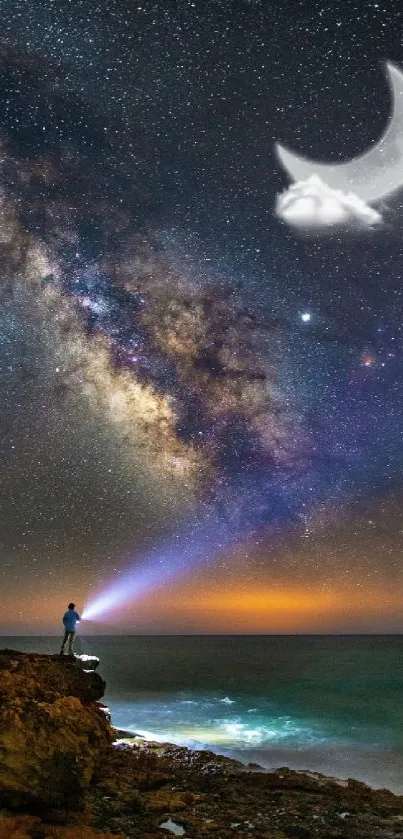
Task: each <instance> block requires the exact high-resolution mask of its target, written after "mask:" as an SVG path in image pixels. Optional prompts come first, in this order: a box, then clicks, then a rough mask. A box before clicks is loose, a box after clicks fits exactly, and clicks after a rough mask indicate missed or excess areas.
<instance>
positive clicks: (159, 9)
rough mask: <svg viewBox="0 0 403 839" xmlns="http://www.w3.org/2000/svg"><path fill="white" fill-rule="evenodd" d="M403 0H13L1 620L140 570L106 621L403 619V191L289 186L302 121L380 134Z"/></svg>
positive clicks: (344, 146) (1, 425)
mask: <svg viewBox="0 0 403 839" xmlns="http://www.w3.org/2000/svg"><path fill="white" fill-rule="evenodd" d="M399 5H400V4H398V3H397V2H396V3H393V2H388V3H386V2H385V3H382V2H381V0H379V2H364V0H363V2H361V3H359V2H354V1H353V0H352V2H349V3H346V2H341V0H335V2H332V3H320V2H316V0H312V2H310V3H306V2H300V1H299V0H295V2H293V3H292V4H284V3H280V2H262V0H237V2H229V0H220V2H215V0H210V2H202V0H200V1H199V0H194V2H184V0H179V2H170V3H168V2H164V1H163V0H162V2H160V0H159V2H144V3H142V2H141V0H138V2H128V0H126V2H123V0H108V3H106V4H104V3H98V2H97V0H85V2H84V0H58V2H54V0H43V2H41V3H39V4H38V3H34V2H33V0H28V2H25V1H24V2H22V0H21V1H20V0H13V2H11V0H1V2H0V9H1V13H2V28H1V33H0V80H1V84H0V201H1V215H0V251H1V264H2V282H1V292H0V293H1V301H2V305H1V309H0V386H1V394H2V410H1V416H0V461H1V463H0V470H1V472H0V474H1V482H0V509H1V522H2V527H1V531H0V551H1V591H2V603H1V607H0V632H2V633H3V634H13V633H18V634H41V633H51V634H57V633H58V632H59V625H60V614H61V613H63V611H64V609H65V606H66V604H67V603H68V602H69V601H70V600H73V601H74V602H75V603H76V604H77V607H78V609H79V610H81V609H83V608H84V607H86V606H88V604H91V603H92V602H94V599H96V598H97V597H99V596H100V594H102V591H112V589H113V586H114V585H115V582H119V581H120V586H121V589H122V587H123V588H126V589H127V590H128V586H129V585H131V586H132V596H131V595H130V597H126V600H125V602H124V603H119V602H118V601H119V598H118V596H117V598H116V602H115V604H114V608H113V609H112V610H110V611H108V612H107V613H105V614H104V615H102V616H98V618H99V619H97V622H93V621H86V622H83V623H82V628H81V631H82V633H83V634H85V633H89V634H91V632H94V631H95V632H109V631H121V632H146V633H149V632H150V633H154V632H155V633H165V632H167V633H178V632H183V633H186V632H190V633H192V632H213V633H214V632H228V633H231V632H234V633H244V632H245V633H253V632H256V633H260V632H262V633H266V632H285V633H288V632H292V633H294V632H304V633H307V632H314V633H315V632H402V631H403V611H402V607H401V603H402V595H403V575H402V547H403V516H402V502H403V472H402V467H403V445H402V444H403V439H402V438H403V376H402V357H403V333H402V315H403V298H402V291H403V286H402V282H403V279H402V277H403V243H402V235H401V231H402V226H403V206H402V201H401V199H402V196H403V190H402V191H401V192H396V193H395V194H394V195H393V196H391V197H390V198H389V199H387V201H386V202H385V205H384V206H383V207H382V210H383V214H384V218H385V223H384V224H383V225H382V226H381V227H380V228H377V229H376V230H373V231H365V232H361V233H359V232H357V231H355V232H352V231H349V232H346V231H344V232H340V231H337V230H335V231H333V232H331V233H329V234H327V235H321V236H320V235H311V236H309V237H306V236H305V237H304V236H301V235H298V233H297V232H296V231H295V230H292V229H291V228H289V227H287V225H286V224H284V223H282V222H281V221H280V220H279V219H278V218H276V217H275V213H274V205H275V199H276V195H277V194H278V193H279V192H280V191H281V190H283V189H285V188H286V186H287V184H288V181H287V177H286V175H285V173H284V172H283V171H282V170H281V168H280V166H279V163H278V161H277V159H276V157H275V154H274V145H275V142H277V141H280V142H282V143H284V144H285V145H286V146H289V147H291V148H293V149H294V150H295V151H296V152H298V153H300V154H304V155H305V156H307V157H312V158H315V159H318V160H321V161H334V162H339V161H344V160H346V161H347V160H349V159H351V158H353V157H355V156H358V155H360V154H362V153H363V152H364V151H365V150H366V149H367V148H369V147H370V145H371V144H372V143H374V142H376V140H377V139H378V138H379V137H380V136H381V134H382V132H383V131H384V129H385V125H386V123H387V120H388V118H389V116H390V111H391V102H390V95H389V91H388V85H387V79H386V76H385V71H384V62H385V61H386V60H389V61H392V62H394V63H395V64H396V65H397V66H400V67H403V11H401V10H400V11H399ZM140 577H141V585H140V583H139V580H140ZM133 581H134V582H133ZM136 581H137V582H136ZM137 583H138V584H137ZM84 623H86V626H85V627H84Z"/></svg>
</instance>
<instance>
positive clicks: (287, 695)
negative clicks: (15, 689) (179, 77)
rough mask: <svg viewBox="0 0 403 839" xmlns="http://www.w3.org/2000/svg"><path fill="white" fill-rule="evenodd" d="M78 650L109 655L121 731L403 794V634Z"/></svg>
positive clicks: (22, 641)
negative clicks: (356, 779)
mask: <svg viewBox="0 0 403 839" xmlns="http://www.w3.org/2000/svg"><path fill="white" fill-rule="evenodd" d="M0 642H1V646H8V647H10V646H12V647H14V648H17V649H23V650H37V651H43V652H45V651H46V652H50V651H55V650H56V651H57V649H58V640H57V639H56V638H48V639H42V638H30V639H27V638H3V639H0ZM77 651H78V652H80V651H82V652H87V653H92V654H95V655H98V656H99V657H100V659H101V665H100V672H101V674H102V675H103V676H104V678H105V679H106V681H107V694H106V697H105V701H106V702H107V703H108V705H109V707H110V708H111V711H112V717H113V722H114V724H115V725H116V726H117V727H121V728H125V729H127V730H131V731H134V732H136V733H139V734H143V735H144V736H146V737H149V738H153V739H158V740H164V741H170V742H175V743H179V744H184V745H188V746H193V747H197V748H209V749H212V750H213V751H216V752H220V753H223V754H227V755H231V756H234V757H236V758H237V759H240V760H242V761H244V762H249V761H253V762H257V763H259V764H260V765H261V766H263V767H265V768H273V767H275V766H276V767H278V766H290V767H293V768H301V769H309V770H311V771H318V772H324V773H326V774H333V775H335V776H337V777H340V778H347V777H356V778H359V779H362V780H364V781H366V782H367V783H370V784H371V785H373V786H377V787H378V786H386V787H388V788H389V789H393V790H394V791H396V792H402V793H403V707H402V698H403V637H402V636H307V637H301V636H281V637H276V636H231V637H227V636H185V637H184V636H121V637H112V636H109V637H90V638H85V639H84V638H82V637H81V638H80V639H78V644H77Z"/></svg>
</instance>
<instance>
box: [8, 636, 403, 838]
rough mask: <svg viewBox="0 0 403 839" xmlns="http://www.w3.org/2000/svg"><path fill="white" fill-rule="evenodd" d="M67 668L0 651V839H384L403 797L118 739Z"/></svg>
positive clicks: (73, 664) (52, 660) (74, 668)
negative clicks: (314, 838) (162, 838)
mask: <svg viewBox="0 0 403 839" xmlns="http://www.w3.org/2000/svg"><path fill="white" fill-rule="evenodd" d="M90 664H91V663H88V662H85V663H84V662H80V661H79V660H77V659H75V658H72V657H65V658H62V657H59V656H45V655H35V654H23V653H18V652H15V651H12V650H3V651H0V808H2V809H0V839H111V837H117V836H120V837H122V839H123V837H126V839H157V837H160V839H161V837H163V836H164V835H165V836H171V837H172V836H174V835H179V836H180V835H182V836H184V837H185V839H202V837H203V839H206V837H211V836H214V837H218V839H230V837H231V839H241V837H242V839H252V838H253V839H310V838H311V837H312V839H313V837H316V839H392V837H395V838H396V837H399V836H402V837H403V797H400V796H395V795H393V794H392V793H390V792H388V791H386V790H380V791H379V790H378V791H374V790H371V789H370V788H369V787H367V786H365V784H362V783H359V782H357V781H353V780H349V781H346V782H340V781H339V782H338V781H334V780H332V779H329V778H324V777H323V776H316V777H314V776H312V775H311V774H308V773H303V772H292V771H289V770H287V769H280V770H277V771H276V772H259V771H252V769H251V767H249V768H245V767H243V766H241V765H240V764H238V763H236V762H235V761H231V760H228V759H226V758H220V757H217V756H216V755H214V754H212V753H211V752H195V751H189V750H187V749H183V748H178V747H175V746H172V745H169V744H165V745H157V744H155V743H154V744H153V743H146V742H145V741H142V740H141V739H139V738H126V737H120V738H119V737H118V733H117V732H116V731H114V729H113V728H112V726H111V724H110V722H109V720H108V717H107V714H105V708H104V707H103V706H101V705H100V704H99V699H100V698H101V697H102V696H103V692H104V688H105V684H104V682H103V681H102V679H101V678H100V677H99V676H98V675H97V674H96V673H95V672H94V671H93V670H90V669H89V666H90Z"/></svg>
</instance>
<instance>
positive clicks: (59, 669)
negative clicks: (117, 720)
mask: <svg viewBox="0 0 403 839" xmlns="http://www.w3.org/2000/svg"><path fill="white" fill-rule="evenodd" d="M104 689H105V683H104V682H103V680H102V679H101V678H100V676H98V675H97V674H96V673H94V672H88V673H87V672H83V669H82V667H81V666H80V665H79V664H78V662H77V661H76V660H75V659H74V658H73V657H70V656H68V657H65V658H64V657H61V656H47V655H34V654H23V653H17V652H13V651H10V650H3V651H0V755H1V759H0V802H1V803H2V804H7V805H8V806H12V807H21V806H22V807H24V806H26V807H31V808H32V807H37V808H38V807H39V808H41V809H42V810H43V809H47V808H67V809H71V808H76V807H78V806H80V804H81V803H82V801H83V798H84V794H85V792H86V791H87V789H88V787H89V785H90V783H91V781H92V779H93V776H94V773H95V769H96V768H97V766H98V764H99V762H100V761H101V760H102V758H103V755H105V754H106V752H107V750H108V748H109V747H110V743H111V740H112V730H111V727H110V725H109V723H108V721H107V720H106V718H105V715H104V714H103V713H102V711H101V708H100V707H99V706H98V705H97V704H96V700H97V699H100V698H101V696H103V693H104Z"/></svg>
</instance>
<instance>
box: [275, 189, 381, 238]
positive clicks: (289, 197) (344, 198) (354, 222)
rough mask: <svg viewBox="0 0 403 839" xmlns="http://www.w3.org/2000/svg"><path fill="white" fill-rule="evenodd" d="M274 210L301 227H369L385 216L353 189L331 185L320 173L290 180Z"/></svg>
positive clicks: (280, 216)
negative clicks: (332, 187) (304, 178)
mask: <svg viewBox="0 0 403 839" xmlns="http://www.w3.org/2000/svg"><path fill="white" fill-rule="evenodd" d="M275 210H276V215H277V216H278V218H280V219H282V221H285V222H286V223H287V224H289V225H291V227H298V228H300V229H301V230H315V229H316V230H323V229H326V228H332V227H354V228H357V227H358V228H368V227H374V226H375V225H377V224H381V222H382V216H381V215H380V214H379V213H378V212H377V211H376V210H374V209H373V208H372V207H369V206H368V204H366V203H365V201H362V200H361V198H358V196H357V195H354V193H353V192H349V193H345V192H341V190H338V189H331V187H330V186H328V185H327V184H325V183H324V182H323V181H322V180H321V178H319V177H318V175H311V177H310V178H307V180H306V181H297V182H296V183H294V184H291V186H290V187H289V188H288V189H287V190H286V191H285V192H283V193H282V194H281V195H278V196H277V199H276V208H275Z"/></svg>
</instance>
